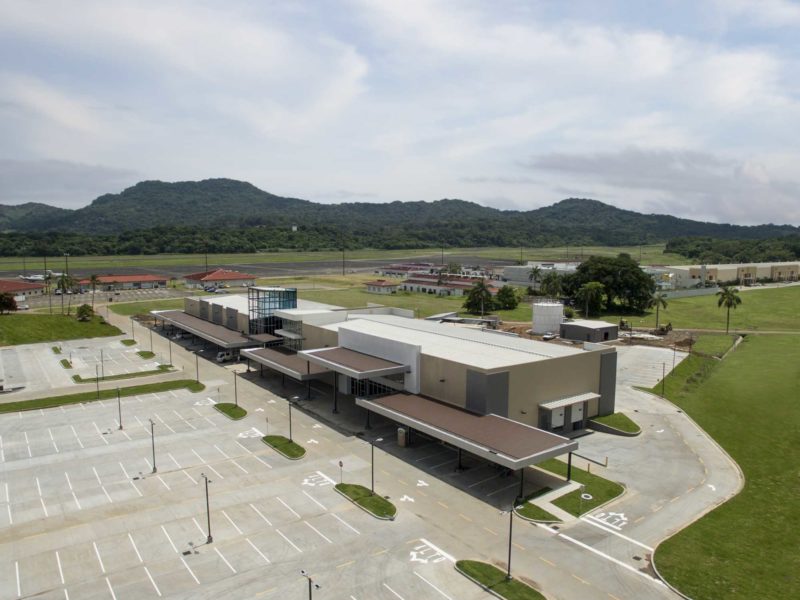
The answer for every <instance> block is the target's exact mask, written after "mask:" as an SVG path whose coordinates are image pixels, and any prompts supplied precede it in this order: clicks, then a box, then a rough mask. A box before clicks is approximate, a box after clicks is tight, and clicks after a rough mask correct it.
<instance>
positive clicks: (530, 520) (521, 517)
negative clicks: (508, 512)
mask: <svg viewBox="0 0 800 600" xmlns="http://www.w3.org/2000/svg"><path fill="white" fill-rule="evenodd" d="M540 508H541V507H540ZM542 510H544V509H543V508H542ZM514 515H516V516H517V517H518V518H520V519H522V520H523V521H527V522H528V523H539V524H541V525H559V524H561V523H564V521H539V520H538V519H529V518H528V517H525V516H523V515H521V514H519V511H518V510H517V509H516V508H515V509H514Z"/></svg>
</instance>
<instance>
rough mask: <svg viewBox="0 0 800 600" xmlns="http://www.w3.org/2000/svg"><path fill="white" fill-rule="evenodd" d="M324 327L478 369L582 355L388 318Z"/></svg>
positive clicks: (529, 342)
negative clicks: (408, 346) (410, 347)
mask: <svg viewBox="0 0 800 600" xmlns="http://www.w3.org/2000/svg"><path fill="white" fill-rule="evenodd" d="M325 327H326V328H327V329H330V330H333V331H340V330H341V329H343V328H346V329H349V330H352V331H359V332H362V333H366V334H369V335H374V336H378V337H382V338H385V339H388V340H395V341H398V342H404V343H407V344H412V345H415V346H419V347H420V350H421V352H422V354H425V355H428V356H436V357H439V358H444V359H446V360H452V361H455V362H459V363H462V364H466V365H470V366H474V367H476V368H480V369H497V368H503V367H508V366H512V365H519V364H525V363H530V362H536V361H540V360H547V359H549V358H555V357H560V356H571V355H575V354H580V353H581V352H584V350H582V349H578V348H574V347H567V346H559V345H554V344H553V345H551V344H547V343H545V342H539V341H534V340H528V339H523V338H515V337H506V336H500V335H495V334H493V333H490V332H487V331H481V330H478V329H462V328H456V327H451V326H448V325H442V324H439V323H434V322H431V321H421V320H418V319H408V318H403V317H396V316H391V315H349V318H348V320H347V321H342V322H338V323H331V324H330V325H326V326H325Z"/></svg>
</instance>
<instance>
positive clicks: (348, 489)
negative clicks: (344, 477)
mask: <svg viewBox="0 0 800 600" xmlns="http://www.w3.org/2000/svg"><path fill="white" fill-rule="evenodd" d="M335 487H336V489H337V490H339V491H340V492H341V493H342V494H344V495H345V496H347V497H348V498H350V499H351V500H352V501H353V502H355V503H356V504H358V505H359V506H360V507H361V508H363V509H365V510H366V511H367V512H369V513H371V514H373V515H375V516H376V517H378V518H380V519H391V518H393V517H394V516H395V515H396V514H397V508H396V507H395V505H394V504H392V503H391V502H389V501H388V500H386V499H385V498H384V497H383V496H379V495H378V494H373V493H372V492H371V491H370V489H369V488H366V487H364V486H363V485H358V484H355V483H337V484H336V486H335Z"/></svg>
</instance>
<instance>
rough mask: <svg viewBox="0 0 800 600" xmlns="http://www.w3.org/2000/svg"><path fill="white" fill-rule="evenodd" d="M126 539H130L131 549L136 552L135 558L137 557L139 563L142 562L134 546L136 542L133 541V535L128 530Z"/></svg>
mask: <svg viewBox="0 0 800 600" xmlns="http://www.w3.org/2000/svg"><path fill="white" fill-rule="evenodd" d="M128 539H129V540H130V541H131V546H133V551H134V552H136V558H138V559H139V562H140V563H142V562H144V561H143V560H142V555H141V554H139V549H138V548H137V547H136V542H134V541H133V536H132V535H131V532H130V531H129V532H128Z"/></svg>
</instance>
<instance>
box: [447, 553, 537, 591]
mask: <svg viewBox="0 0 800 600" xmlns="http://www.w3.org/2000/svg"><path fill="white" fill-rule="evenodd" d="M456 569H458V570H459V571H461V572H462V573H464V574H466V575H469V576H470V577H472V578H473V579H475V580H476V581H479V582H480V583H482V584H483V585H485V586H486V587H487V588H489V589H490V590H492V592H494V593H495V594H497V595H498V596H500V597H501V598H505V599H506V600H545V597H544V596H542V595H541V594H540V593H539V592H537V591H536V590H535V589H533V588H532V587H530V586H528V585H525V584H524V583H522V582H521V581H517V580H516V579H511V580H508V579H506V572H505V571H502V570H500V569H498V568H497V567H495V566H494V565H490V564H488V563H485V562H480V561H477V560H459V561H458V562H456Z"/></svg>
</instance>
